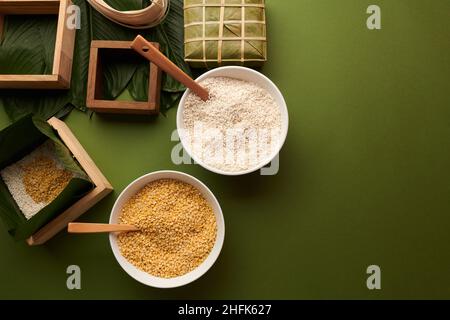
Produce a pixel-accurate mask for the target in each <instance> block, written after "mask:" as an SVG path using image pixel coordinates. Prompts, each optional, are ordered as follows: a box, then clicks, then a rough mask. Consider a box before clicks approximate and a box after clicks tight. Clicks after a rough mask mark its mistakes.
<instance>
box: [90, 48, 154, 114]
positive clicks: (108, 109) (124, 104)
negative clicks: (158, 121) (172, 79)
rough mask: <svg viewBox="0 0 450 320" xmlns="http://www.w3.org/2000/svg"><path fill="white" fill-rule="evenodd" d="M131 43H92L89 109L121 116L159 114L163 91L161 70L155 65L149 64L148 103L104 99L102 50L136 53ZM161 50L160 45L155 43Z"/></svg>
mask: <svg viewBox="0 0 450 320" xmlns="http://www.w3.org/2000/svg"><path fill="white" fill-rule="evenodd" d="M131 43H132V42H131V41H100V40H95V41H92V43H91V53H90V58H89V75H88V89H87V98H86V105H87V106H88V108H90V109H91V110H93V111H95V112H99V113H119V114H157V113H159V99H160V91H161V69H160V68H158V66H156V65H155V64H154V63H151V62H150V63H149V66H150V79H149V81H148V83H149V89H148V101H146V102H141V101H113V100H104V99H103V97H102V89H103V83H102V82H103V80H102V79H103V77H102V55H101V51H102V50H113V51H114V50H130V54H136V56H137V57H140V56H139V54H137V53H135V52H134V50H133V49H132V48H131ZM153 44H154V45H155V46H156V47H157V48H158V49H159V44H158V43H155V42H153Z"/></svg>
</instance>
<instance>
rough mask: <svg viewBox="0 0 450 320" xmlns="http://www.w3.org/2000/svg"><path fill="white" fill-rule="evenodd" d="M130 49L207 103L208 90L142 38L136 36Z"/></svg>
mask: <svg viewBox="0 0 450 320" xmlns="http://www.w3.org/2000/svg"><path fill="white" fill-rule="evenodd" d="M131 48H133V50H135V51H136V52H137V53H139V54H140V55H141V56H143V57H144V58H146V59H148V60H150V61H151V62H153V63H154V64H156V65H157V66H158V67H160V68H161V69H162V70H164V71H165V72H167V73H168V74H170V75H171V76H172V77H174V78H175V79H176V80H178V81H179V82H181V83H182V84H184V85H185V86H186V87H188V88H189V89H191V90H192V92H194V93H195V94H196V95H197V96H199V97H200V98H201V99H202V100H203V101H207V100H208V99H209V93H208V90H206V89H205V88H203V87H202V86H201V85H199V84H198V83H197V82H195V81H194V80H193V79H192V78H191V77H189V76H188V75H187V74H186V73H185V72H184V71H183V70H181V69H180V68H178V66H177V65H176V64H175V63H173V62H172V61H170V60H169V59H168V58H167V57H166V56H165V55H163V54H162V53H161V51H159V50H158V49H157V48H155V47H154V46H153V45H152V44H151V43H150V42H148V41H147V40H145V39H144V38H143V37H142V36H137V37H136V39H134V41H133V43H132V44H131Z"/></svg>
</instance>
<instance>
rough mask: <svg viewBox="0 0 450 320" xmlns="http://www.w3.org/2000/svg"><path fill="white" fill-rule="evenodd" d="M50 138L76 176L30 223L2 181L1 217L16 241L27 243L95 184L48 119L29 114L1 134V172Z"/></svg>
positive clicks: (64, 162) (60, 157)
mask: <svg viewBox="0 0 450 320" xmlns="http://www.w3.org/2000/svg"><path fill="white" fill-rule="evenodd" d="M48 139H50V140H51V141H53V143H54V148H55V153H56V155H57V157H58V158H59V159H60V160H61V163H62V165H63V166H64V167H65V169H67V170H69V171H71V172H72V173H73V174H74V177H73V178H72V179H71V180H70V182H69V184H68V185H67V186H66V188H65V189H64V190H63V191H62V192H61V193H60V194H59V196H58V197H57V198H56V199H55V200H54V201H52V202H51V203H50V204H49V205H47V206H46V207H45V208H43V209H42V210H41V211H39V212H38V213H37V214H36V215H35V216H33V217H32V218H31V219H30V220H27V219H26V218H25V216H24V215H23V214H22V212H21V211H20V209H19V207H18V206H17V204H16V202H15V201H14V199H13V197H12V196H11V194H10V192H9V190H8V188H7V186H6V184H5V183H4V181H3V180H2V179H0V218H1V219H2V220H3V222H4V224H5V226H6V228H7V230H8V232H9V233H10V235H11V236H13V237H14V238H15V239H16V240H23V239H26V238H28V237H29V236H31V235H32V234H34V233H35V232H36V231H37V230H39V229H40V228H41V227H42V226H44V225H45V224H47V223H48V222H49V221H51V220H52V219H53V218H55V217H56V216H57V215H58V214H60V213H61V212H62V211H64V210H65V209H67V208H68V207H70V206H71V205H72V204H74V203H75V202H76V201H77V200H79V199H80V198H81V197H82V196H83V195H84V194H86V192H88V191H89V190H90V189H91V188H92V187H93V184H92V182H91V181H90V180H89V178H88V177H87V175H86V173H85V172H84V171H83V170H82V169H81V167H80V166H79V164H78V163H77V162H76V161H75V160H74V159H73V157H72V154H71V153H70V151H69V150H68V149H67V147H66V146H65V145H64V144H63V142H62V141H61V140H60V139H59V137H58V136H57V135H56V133H55V132H54V130H53V129H52V128H51V127H50V125H49V124H47V122H45V121H44V120H41V119H38V118H33V117H32V116H31V115H27V116H25V117H24V118H22V119H20V120H18V121H17V122H15V123H14V124H12V125H10V126H9V127H7V128H6V129H4V130H2V131H1V132H0V170H1V169H3V168H5V167H7V166H9V165H11V164H13V163H15V162H17V161H18V160H20V159H22V158H23V157H24V156H25V155H27V154H29V153H30V152H31V151H32V150H34V149H35V148H36V147H38V146H39V145H41V144H42V143H44V142H45V141H47V140H48Z"/></svg>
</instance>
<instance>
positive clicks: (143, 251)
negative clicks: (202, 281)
mask: <svg viewBox="0 0 450 320" xmlns="http://www.w3.org/2000/svg"><path fill="white" fill-rule="evenodd" d="M120 223H123V224H130V225H134V226H137V227H138V228H139V229H140V230H141V231H138V232H128V233H121V234H119V236H118V245H119V248H120V251H121V254H122V255H123V256H124V257H125V258H126V259H127V260H128V261H129V262H130V263H132V264H133V265H135V266H136V267H138V268H139V269H141V270H143V271H145V272H147V273H149V274H151V275H154V276H157V277H162V278H173V277H177V276H181V275H184V274H186V273H188V272H190V271H192V270H194V269H195V268H196V267H198V266H199V265H200V264H201V263H202V262H203V261H204V260H205V259H206V257H207V256H208V255H209V253H210V252H211V250H212V248H213V246H214V243H215V241H216V234H217V225H216V218H215V215H214V212H213V209H212V208H211V206H210V205H209V203H208V202H207V201H206V199H205V198H204V197H203V196H202V195H201V193H200V192H199V191H198V190H197V189H196V188H195V187H193V186H191V185H190V184H187V183H184V182H181V181H178V180H171V179H162V180H157V181H154V182H152V183H150V184H148V185H147V186H145V187H144V188H143V189H142V190H141V191H140V192H138V193H137V194H136V195H135V196H133V197H132V198H131V199H130V200H129V201H128V202H127V203H126V204H125V205H124V207H123V209H122V214H121V217H120Z"/></svg>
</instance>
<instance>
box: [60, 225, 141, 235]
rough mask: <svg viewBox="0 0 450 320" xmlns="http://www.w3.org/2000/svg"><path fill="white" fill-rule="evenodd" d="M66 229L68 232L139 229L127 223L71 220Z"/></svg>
mask: <svg viewBox="0 0 450 320" xmlns="http://www.w3.org/2000/svg"><path fill="white" fill-rule="evenodd" d="M67 231H68V232H69V233H99V232H126V231H139V229H138V228H137V227H135V226H130V225H127V224H107V223H78V222H71V223H69V226H68V227H67Z"/></svg>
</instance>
